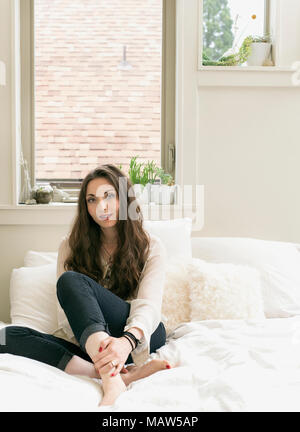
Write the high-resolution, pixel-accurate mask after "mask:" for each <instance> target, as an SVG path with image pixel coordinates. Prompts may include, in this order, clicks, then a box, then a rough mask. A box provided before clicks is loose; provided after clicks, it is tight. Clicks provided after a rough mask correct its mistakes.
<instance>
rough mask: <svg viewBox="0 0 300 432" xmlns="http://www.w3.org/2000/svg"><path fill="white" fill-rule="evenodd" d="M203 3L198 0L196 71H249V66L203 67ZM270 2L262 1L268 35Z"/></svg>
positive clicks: (265, 29) (265, 30) (267, 0)
mask: <svg viewBox="0 0 300 432" xmlns="http://www.w3.org/2000/svg"><path fill="white" fill-rule="evenodd" d="M203 1H204V0H198V15H199V52H198V70H205V69H206V70H209V69H215V68H217V69H219V70H221V69H222V70H224V68H226V69H228V70H230V69H233V68H235V69H239V68H243V69H247V68H248V69H249V68H250V69H251V68H253V67H251V66H204V65H203V64H202V53H203ZM271 1H272V0H264V12H265V16H264V33H265V34H266V33H270V29H271Z"/></svg>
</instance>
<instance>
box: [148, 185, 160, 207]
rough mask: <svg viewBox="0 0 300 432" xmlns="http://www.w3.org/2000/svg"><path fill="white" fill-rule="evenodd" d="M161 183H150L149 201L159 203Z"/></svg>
mask: <svg viewBox="0 0 300 432" xmlns="http://www.w3.org/2000/svg"><path fill="white" fill-rule="evenodd" d="M160 188H161V185H158V184H151V189H150V202H153V203H155V204H159V201H160V199H159V192H160Z"/></svg>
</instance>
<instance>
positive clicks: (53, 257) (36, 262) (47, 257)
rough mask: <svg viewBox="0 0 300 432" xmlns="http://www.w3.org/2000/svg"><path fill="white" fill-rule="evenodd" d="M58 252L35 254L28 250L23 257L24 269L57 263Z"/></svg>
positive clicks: (35, 252)
mask: <svg viewBox="0 0 300 432" xmlns="http://www.w3.org/2000/svg"><path fill="white" fill-rule="evenodd" d="M57 254H58V252H37V251H33V250H29V251H27V252H26V254H25V257H24V267H37V266H41V265H45V264H51V263H54V262H55V263H56V262H57Z"/></svg>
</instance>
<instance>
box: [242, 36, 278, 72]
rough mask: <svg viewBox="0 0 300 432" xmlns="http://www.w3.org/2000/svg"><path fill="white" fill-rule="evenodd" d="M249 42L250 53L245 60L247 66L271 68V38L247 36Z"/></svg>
mask: <svg viewBox="0 0 300 432" xmlns="http://www.w3.org/2000/svg"><path fill="white" fill-rule="evenodd" d="M248 40H249V42H250V53H249V55H248V58H247V65H248V66H273V62H272V60H271V59H270V54H271V47H272V44H271V36H270V35H269V34H267V35H264V36H248Z"/></svg>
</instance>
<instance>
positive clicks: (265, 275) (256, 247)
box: [192, 237, 300, 318]
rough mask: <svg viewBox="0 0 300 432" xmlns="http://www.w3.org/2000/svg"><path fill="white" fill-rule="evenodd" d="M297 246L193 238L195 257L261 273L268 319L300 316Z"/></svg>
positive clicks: (268, 242)
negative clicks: (245, 267)
mask: <svg viewBox="0 0 300 432" xmlns="http://www.w3.org/2000/svg"><path fill="white" fill-rule="evenodd" d="M297 246H298V245H296V244H293V243H287V242H278V241H269V240H260V239H253V238H243V237H238V238H235V237H202V238H200V237H199V238H192V249H193V257H194V258H200V259H203V260H205V261H209V262H215V263H232V264H240V265H249V266H251V267H254V268H256V269H257V270H258V271H259V272H260V274H261V283H262V295H263V301H264V312H265V316H266V317H267V318H285V317H289V316H294V315H300V254H299V251H298V249H297Z"/></svg>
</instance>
